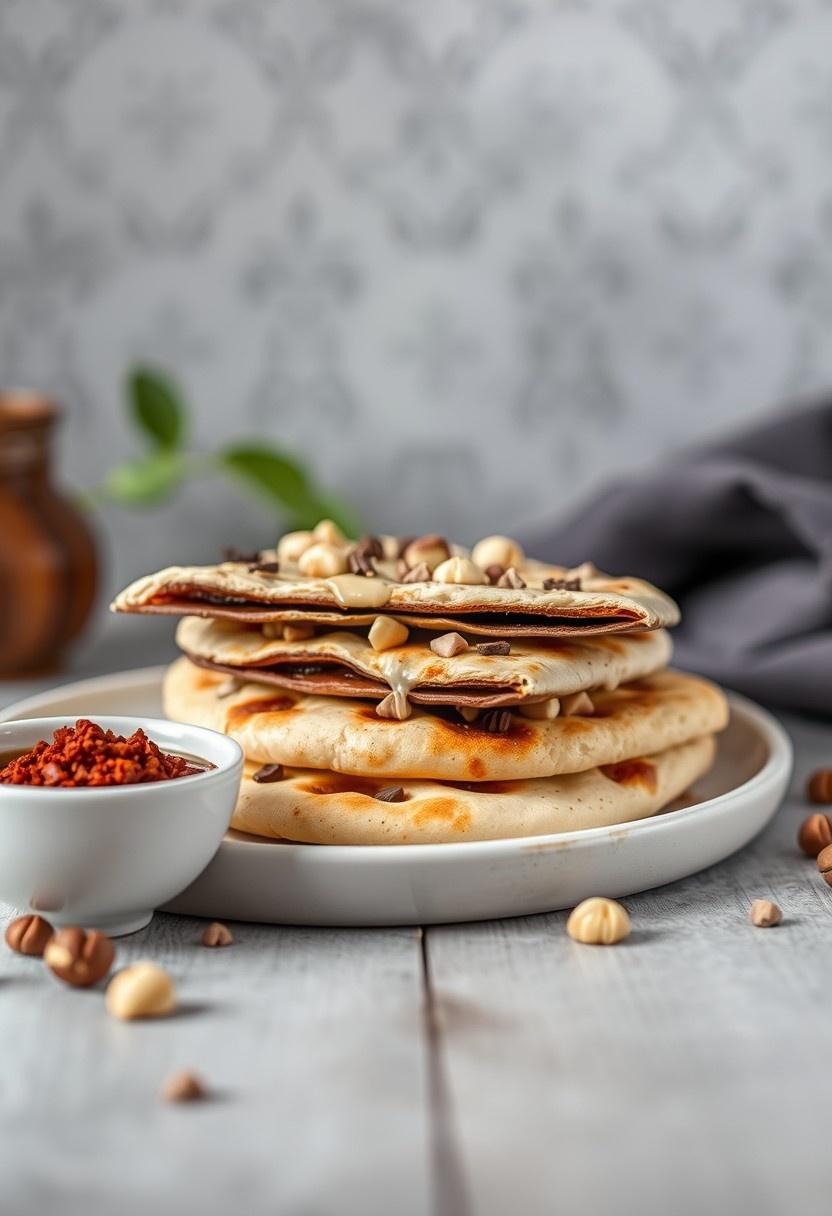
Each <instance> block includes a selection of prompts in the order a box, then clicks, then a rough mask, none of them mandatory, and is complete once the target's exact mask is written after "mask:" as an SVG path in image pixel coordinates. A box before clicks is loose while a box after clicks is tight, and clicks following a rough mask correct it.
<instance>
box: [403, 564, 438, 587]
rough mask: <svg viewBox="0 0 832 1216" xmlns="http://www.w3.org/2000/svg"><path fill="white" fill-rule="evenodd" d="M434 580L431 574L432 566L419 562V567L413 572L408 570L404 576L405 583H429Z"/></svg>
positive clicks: (414, 568)
mask: <svg viewBox="0 0 832 1216" xmlns="http://www.w3.org/2000/svg"><path fill="white" fill-rule="evenodd" d="M432 580H433V575H432V574H431V572H430V566H429V565H427V563H426V562H419V565H418V566H414V567H413V569H412V570H407V571H406V572H405V573H404V574H403V575H402V576H401V581H402V582H403V583H429V582H431V581H432Z"/></svg>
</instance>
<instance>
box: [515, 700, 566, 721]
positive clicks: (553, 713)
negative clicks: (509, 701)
mask: <svg viewBox="0 0 832 1216" xmlns="http://www.w3.org/2000/svg"><path fill="white" fill-rule="evenodd" d="M517 708H518V709H519V711H520V713H521V714H522V715H523V717H524V718H533V719H534V720H535V721H536V722H551V721H553V720H554V719H555V718H556V717H557V716H558V714H559V713H560V698H559V697H547V698H546V700H545V701H533V702H532V703H531V705H518V706H517Z"/></svg>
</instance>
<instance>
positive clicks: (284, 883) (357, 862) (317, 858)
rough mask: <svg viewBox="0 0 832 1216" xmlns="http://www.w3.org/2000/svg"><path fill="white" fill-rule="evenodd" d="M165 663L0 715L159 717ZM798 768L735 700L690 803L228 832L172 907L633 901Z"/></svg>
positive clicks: (390, 920)
mask: <svg viewBox="0 0 832 1216" xmlns="http://www.w3.org/2000/svg"><path fill="white" fill-rule="evenodd" d="M162 670H163V669H162V668H146V669H143V670H140V671H129V672H123V673H121V674H117V675H112V676H103V677H101V678H99V679H94V680H83V681H81V682H79V683H77V684H69V685H66V686H65V687H63V688H57V689H54V690H52V691H51V692H48V693H41V694H40V695H38V696H35V697H30V698H28V699H27V700H25V701H19V702H18V703H17V704H16V705H12V706H10V707H9V708H8V709H6V710H4V711H3V714H2V717H4V718H10V717H14V718H22V717H32V716H36V715H40V714H65V715H67V716H68V717H71V716H72V715H76V716H77V715H82V714H83V715H85V716H87V717H90V718H95V717H96V715H101V714H108V713H130V714H146V715H159V714H160V713H161V712H162V710H161V675H162ZM791 764H792V747H791V743H790V741H789V737H788V735H787V734H786V733H785V731H784V730H783V728H782V727H781V726H780V724H779V723H778V722H777V721H776V720H775V719H774V718H773V717H772V716H771V714H769V713H767V712H766V711H765V710H764V709H761V708H760V707H759V706H758V705H755V704H754V703H753V702H751V701H748V700H746V699H745V698H744V697H739V696H732V697H731V723H730V725H729V727H728V729H727V730H726V731H725V732H724V733H723V734H722V735H721V736H720V740H719V750H718V755H717V760H716V763H715V765H714V767H713V769H712V770H711V772H710V773H709V774H708V775H707V777H705V778H704V779H703V780H702V781H700V782H698V783H697V785H696V787H695V788H694V790H693V791H692V804H691V805H687V806H685V807H684V808H683V809H680V810H674V811H668V812H665V813H664V814H662V815H657V816H655V817H653V818H652V819H643V820H640V821H638V822H636V823H630V824H618V825H616V826H615V827H609V828H592V829H590V830H588V831H583V832H570V833H565V834H563V835H559V836H536V837H527V838H524V839H519V840H489V841H481V842H472V843H470V844H438V845H430V844H427V845H386V846H381V847H367V846H351V847H348V846H331V845H330V846H326V847H321V846H315V845H303V844H291V843H288V842H286V843H284V842H282V841H273V840H264V839H262V838H261V837H257V836H245V835H242V834H240V833H237V832H229V833H228V834H227V835H226V837H225V840H224V841H223V843H222V845H221V846H220V849H219V851H218V852H217V853H216V855H215V856H214V858H213V860H212V861H211V862H210V864H209V865H208V867H207V868H206V869H205V870H204V871H203V873H202V874H200V876H199V877H198V878H197V879H196V880H195V881H194V882H193V883H192V884H191V886H190V887H189V888H188V889H187V890H186V891H184V892H183V893H182V894H181V895H180V896H178V897H177V898H176V899H175V900H173V901H172V902H171V903H170V904H168V905H167V909H168V910H169V911H172V912H182V913H188V914H191V915H194V916H207V917H216V918H219V919H228V920H255V921H265V922H268V923H275V924H281V923H282V924H296V925H400V924H437V923H442V922H443V921H465V920H485V919H488V918H491V917H499V916H525V915H528V914H530V913H533V912H548V911H553V910H555V909H557V908H569V907H572V906H574V905H575V904H576V903H578V902H579V901H580V900H582V899H585V898H586V897H587V896H590V895H610V896H621V895H632V894H634V893H635V892H637V891H643V890H646V889H648V888H650V887H657V886H661V885H662V884H663V883H668V882H674V881H675V880H676V879H679V878H684V877H685V876H686V875H688V874H693V873H695V872H696V871H697V870H702V869H704V868H705V867H706V866H710V865H713V864H714V863H715V862H718V861H722V860H723V859H724V858H725V857H728V856H729V855H730V854H731V853H733V852H735V851H736V850H737V849H740V848H742V847H743V846H744V845H746V844H748V842H749V841H750V840H751V839H752V838H753V837H754V836H755V835H756V834H757V833H758V832H759V831H760V830H761V829H762V828H763V827H764V826H765V825H766V823H767V822H768V821H769V819H770V818H771V816H772V815H773V814H774V812H775V811H776V810H777V807H778V806H779V804H780V801H781V799H782V797H783V794H784V793H785V789H786V785H787V783H788V780H789V774H790V772H791Z"/></svg>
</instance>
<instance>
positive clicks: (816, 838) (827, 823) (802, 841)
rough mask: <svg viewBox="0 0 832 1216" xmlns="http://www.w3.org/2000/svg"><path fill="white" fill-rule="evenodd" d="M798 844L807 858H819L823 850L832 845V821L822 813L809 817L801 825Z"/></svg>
mask: <svg viewBox="0 0 832 1216" xmlns="http://www.w3.org/2000/svg"><path fill="white" fill-rule="evenodd" d="M797 843H798V845H799V846H800V848H801V849H802V850H803V852H804V853H805V854H806V856H807V857H817V855H818V853H819V852H820V851H821V849H825V848H826V846H827V845H828V844H832V819H830V818H829V816H828V815H824V814H823V812H822V811H816V812H815V814H814V815H808V816H807V817H806V818H805V819H804V820H803V823H802V824H801V825H800V831H799V832H798V833H797Z"/></svg>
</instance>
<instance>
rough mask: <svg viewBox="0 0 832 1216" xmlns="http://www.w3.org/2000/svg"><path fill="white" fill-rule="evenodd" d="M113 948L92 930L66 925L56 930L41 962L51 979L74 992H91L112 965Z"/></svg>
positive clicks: (111, 944)
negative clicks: (53, 976)
mask: <svg viewBox="0 0 832 1216" xmlns="http://www.w3.org/2000/svg"><path fill="white" fill-rule="evenodd" d="M115 956H116V951H115V946H114V945H113V943H112V942H111V941H110V939H109V937H105V936H104V934H103V933H98V932H97V931H96V930H95V929H90V930H85V929H79V928H78V926H77V925H69V926H67V928H65V929H59V930H58V932H57V933H55V934H54V935H53V936H52V937H51V938H50V939H49V941H48V942H47V943H46V948H45V949H44V951H43V961H44V962H45V963H46V965H47V967H48V968H49V970H50V971H51V972H52V974H53V975H56V976H57V977H58V979H59V980H63V981H64V983H65V984H72V986H73V987H74V988H90V987H91V986H92V985H93V984H97V983H98V981H99V980H103V979H104V976H105V975H106V974H107V972H108V971H109V970H110V968H111V967H112V965H113V959H114V958H115Z"/></svg>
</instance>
